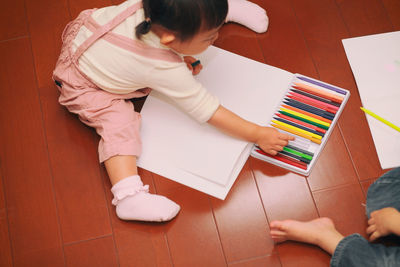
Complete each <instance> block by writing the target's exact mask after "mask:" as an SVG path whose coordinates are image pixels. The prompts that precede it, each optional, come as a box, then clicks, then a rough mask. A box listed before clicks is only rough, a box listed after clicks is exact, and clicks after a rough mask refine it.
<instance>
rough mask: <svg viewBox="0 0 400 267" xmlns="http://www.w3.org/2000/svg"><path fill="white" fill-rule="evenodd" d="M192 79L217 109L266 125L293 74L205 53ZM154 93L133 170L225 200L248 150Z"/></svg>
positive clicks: (218, 53)
mask: <svg viewBox="0 0 400 267" xmlns="http://www.w3.org/2000/svg"><path fill="white" fill-rule="evenodd" d="M198 58H199V59H200V60H201V63H202V65H203V70H202V72H201V74H200V75H199V76H198V77H197V79H198V80H199V81H201V82H202V84H203V85H204V86H205V87H206V88H207V89H208V90H209V91H210V92H211V93H213V94H215V95H217V96H218V97H219V99H220V101H221V104H222V105H223V106H225V107H226V108H228V109H230V110H232V111H233V112H235V113H236V114H238V115H240V116H241V117H243V118H245V119H247V120H250V121H252V122H254V123H258V124H263V125H266V124H267V122H268V121H269V120H270V119H271V117H272V115H273V112H274V110H275V109H276V108H277V105H278V104H279V101H280V99H281V97H282V95H283V94H284V92H285V91H286V89H287V86H288V84H289V83H290V81H291V79H292V77H293V74H292V73H290V72H287V71H284V70H281V69H278V68H275V67H271V66H268V65H266V64H262V63H259V62H256V61H253V60H251V59H248V58H245V57H242V56H239V55H236V54H233V53H230V52H228V51H225V50H222V49H219V48H216V47H210V48H209V49H207V51H205V52H204V53H203V54H201V55H199V56H198ZM161 99H163V97H162V96H160V95H159V94H157V93H156V92H152V94H151V95H150V96H149V97H148V99H147V100H146V103H145V105H144V106H143V109H142V111H141V114H142V128H141V136H142V142H143V153H142V155H141V156H140V158H139V160H138V166H139V167H142V168H144V169H147V170H149V171H152V172H154V173H157V174H159V175H161V176H164V177H166V178H169V179H171V180H174V181H176V182H179V183H182V184H184V185H186V186H189V187H192V188H194V189H197V190H199V191H202V192H204V193H207V194H210V195H212V196H215V197H217V198H220V199H225V197H226V195H227V194H228V192H229V190H230V188H231V187H232V185H233V183H234V181H235V180H236V178H237V176H238V175H239V173H240V171H241V169H242V168H243V165H244V164H245V162H246V160H247V158H248V156H249V153H250V150H251V146H252V144H250V143H247V142H244V141H240V140H238V139H236V138H232V137H230V136H227V135H225V134H223V133H221V132H219V131H218V130H216V129H214V128H213V127H211V126H210V125H208V124H207V123H206V124H199V123H197V122H196V121H194V120H193V119H191V118H189V117H188V116H187V115H186V114H184V113H183V112H182V111H180V110H178V109H177V108H176V107H175V106H174V105H173V104H170V103H167V102H168V100H166V99H163V100H164V101H162V100H161Z"/></svg>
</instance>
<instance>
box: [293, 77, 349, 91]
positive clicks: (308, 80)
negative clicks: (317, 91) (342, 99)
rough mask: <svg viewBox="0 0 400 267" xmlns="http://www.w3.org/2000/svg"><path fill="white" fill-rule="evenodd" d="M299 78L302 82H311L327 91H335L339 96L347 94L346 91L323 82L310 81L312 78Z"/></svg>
mask: <svg viewBox="0 0 400 267" xmlns="http://www.w3.org/2000/svg"><path fill="white" fill-rule="evenodd" d="M297 78H299V79H300V80H303V81H306V82H309V83H312V84H315V85H318V86H321V87H324V88H326V89H329V90H332V91H335V92H337V93H339V94H342V95H345V94H346V93H347V92H346V91H344V90H341V89H339V88H337V87H334V86H332V85H329V84H326V83H322V82H319V81H316V80H313V79H310V78H307V77H304V76H297Z"/></svg>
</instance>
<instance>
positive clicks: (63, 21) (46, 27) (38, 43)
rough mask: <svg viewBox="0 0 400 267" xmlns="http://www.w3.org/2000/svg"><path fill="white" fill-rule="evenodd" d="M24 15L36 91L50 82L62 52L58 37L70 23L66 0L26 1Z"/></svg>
mask: <svg viewBox="0 0 400 267" xmlns="http://www.w3.org/2000/svg"><path fill="white" fill-rule="evenodd" d="M25 6H26V14H27V19H28V21H29V33H30V39H31V43H32V53H33V56H34V62H35V72H36V78H37V83H38V86H39V88H41V87H46V86H50V85H54V82H53V80H52V78H51V76H52V73H53V70H54V67H55V64H56V61H57V59H58V56H59V55H60V50H61V34H62V32H63V30H64V28H65V26H66V25H67V23H68V22H69V21H70V15H69V11H68V1H67V0H57V1H54V0H40V1H36V0H26V1H25Z"/></svg>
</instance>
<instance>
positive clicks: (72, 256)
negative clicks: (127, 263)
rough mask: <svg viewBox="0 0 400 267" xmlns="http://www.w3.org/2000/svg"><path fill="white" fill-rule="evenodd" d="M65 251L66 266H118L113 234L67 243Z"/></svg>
mask: <svg viewBox="0 0 400 267" xmlns="http://www.w3.org/2000/svg"><path fill="white" fill-rule="evenodd" d="M64 251H65V262H66V266H71V267H86V266H96V267H101V266H104V267H112V266H118V259H117V257H116V254H115V247H114V243H113V238H112V237H111V236H107V237H103V238H98V239H94V240H88V241H83V242H78V243H75V244H71V245H66V246H65V247H64Z"/></svg>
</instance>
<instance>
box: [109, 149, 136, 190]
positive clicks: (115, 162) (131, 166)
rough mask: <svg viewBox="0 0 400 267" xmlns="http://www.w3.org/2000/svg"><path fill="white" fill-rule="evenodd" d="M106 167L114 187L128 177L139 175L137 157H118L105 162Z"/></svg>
mask: <svg viewBox="0 0 400 267" xmlns="http://www.w3.org/2000/svg"><path fill="white" fill-rule="evenodd" d="M104 165H105V166H106V169H107V173H108V177H109V178H110V182H111V184H112V185H115V184H116V183H118V182H119V181H121V180H122V179H124V178H126V177H129V176H132V175H137V174H138V171H137V167H136V157H135V156H130V155H126V156H125V155H117V156H114V157H111V158H109V159H108V160H106V161H104Z"/></svg>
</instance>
